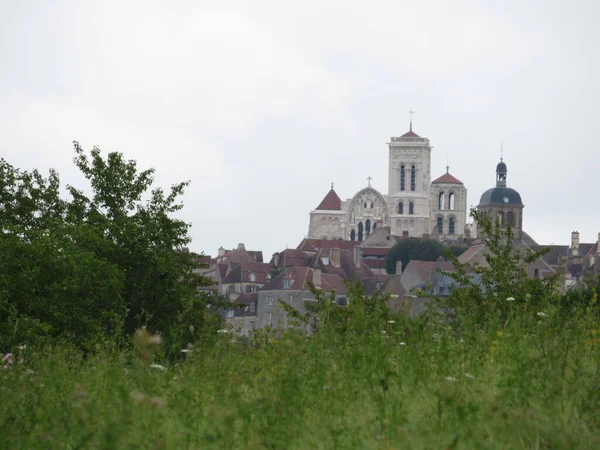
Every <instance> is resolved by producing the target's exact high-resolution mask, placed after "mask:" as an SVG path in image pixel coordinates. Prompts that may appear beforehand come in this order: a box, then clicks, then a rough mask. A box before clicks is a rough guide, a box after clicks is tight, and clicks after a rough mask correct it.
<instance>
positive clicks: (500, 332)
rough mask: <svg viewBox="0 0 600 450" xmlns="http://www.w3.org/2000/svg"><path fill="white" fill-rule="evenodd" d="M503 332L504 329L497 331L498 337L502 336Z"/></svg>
mask: <svg viewBox="0 0 600 450" xmlns="http://www.w3.org/2000/svg"><path fill="white" fill-rule="evenodd" d="M503 334H504V333H502V331H500V330H498V331H496V336H498V337H500V336H502V335H503Z"/></svg>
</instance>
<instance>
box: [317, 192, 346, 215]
mask: <svg viewBox="0 0 600 450" xmlns="http://www.w3.org/2000/svg"><path fill="white" fill-rule="evenodd" d="M316 209H320V210H331V211H340V210H341V209H342V199H341V198H340V197H339V196H338V195H337V194H336V192H335V191H334V190H333V188H331V190H330V191H329V192H328V193H327V195H326V196H325V198H323V200H321V203H319V206H317V208H316Z"/></svg>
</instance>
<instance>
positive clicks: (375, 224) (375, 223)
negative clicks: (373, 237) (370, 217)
mask: <svg viewBox="0 0 600 450" xmlns="http://www.w3.org/2000/svg"><path fill="white" fill-rule="evenodd" d="M376 229H377V222H373V231H375V230H376Z"/></svg>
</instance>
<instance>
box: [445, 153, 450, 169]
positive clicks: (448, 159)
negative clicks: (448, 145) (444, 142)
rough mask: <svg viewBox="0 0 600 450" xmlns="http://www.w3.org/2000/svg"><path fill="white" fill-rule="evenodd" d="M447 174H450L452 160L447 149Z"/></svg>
mask: <svg viewBox="0 0 600 450" xmlns="http://www.w3.org/2000/svg"><path fill="white" fill-rule="evenodd" d="M446 173H450V158H449V157H448V149H446Z"/></svg>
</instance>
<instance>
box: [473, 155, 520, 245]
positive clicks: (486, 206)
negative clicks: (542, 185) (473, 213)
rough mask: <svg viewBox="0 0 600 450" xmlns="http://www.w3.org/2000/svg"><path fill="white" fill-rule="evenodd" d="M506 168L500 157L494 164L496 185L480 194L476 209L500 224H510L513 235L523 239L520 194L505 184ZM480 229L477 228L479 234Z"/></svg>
mask: <svg viewBox="0 0 600 450" xmlns="http://www.w3.org/2000/svg"><path fill="white" fill-rule="evenodd" d="M507 173H508V169H507V167H506V163H505V162H504V161H503V159H502V158H500V162H499V163H498V165H497V166H496V187H495V188H491V189H488V190H487V191H485V192H484V193H483V194H482V195H481V200H479V205H477V209H478V210H479V211H481V213H482V214H485V215H487V216H489V217H490V219H492V221H493V222H496V221H497V222H498V223H499V224H500V225H501V226H505V225H507V224H510V226H511V228H512V230H513V233H514V237H515V238H516V239H518V240H521V239H523V207H524V205H523V201H522V200H521V195H520V194H519V193H518V192H517V191H515V190H514V189H512V188H509V187H507V186H506V175H507ZM479 233H480V231H479V230H478V233H477V234H479Z"/></svg>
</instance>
